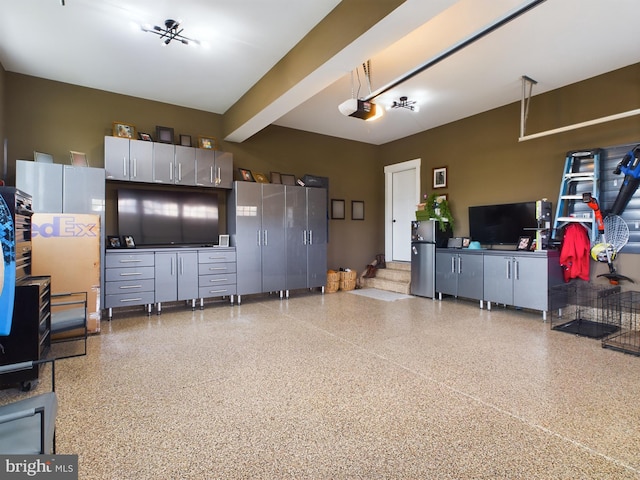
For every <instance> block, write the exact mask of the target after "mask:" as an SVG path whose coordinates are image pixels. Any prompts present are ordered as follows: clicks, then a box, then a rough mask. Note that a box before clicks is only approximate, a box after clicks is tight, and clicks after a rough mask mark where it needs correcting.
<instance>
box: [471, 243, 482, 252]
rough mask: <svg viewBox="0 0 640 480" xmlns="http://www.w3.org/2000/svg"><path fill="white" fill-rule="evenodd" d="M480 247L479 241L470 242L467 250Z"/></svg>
mask: <svg viewBox="0 0 640 480" xmlns="http://www.w3.org/2000/svg"><path fill="white" fill-rule="evenodd" d="M481 248H482V247H481V246H480V242H470V243H469V250H480V249H481Z"/></svg>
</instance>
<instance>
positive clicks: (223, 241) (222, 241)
mask: <svg viewBox="0 0 640 480" xmlns="http://www.w3.org/2000/svg"><path fill="white" fill-rule="evenodd" d="M218 246H219V247H228V246H229V235H218Z"/></svg>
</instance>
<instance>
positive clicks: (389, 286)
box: [362, 277, 411, 295]
mask: <svg viewBox="0 0 640 480" xmlns="http://www.w3.org/2000/svg"><path fill="white" fill-rule="evenodd" d="M362 286H363V287H366V288H377V289H378V290H386V291H387V292H395V293H404V294H405V295H409V294H410V293H411V281H409V282H401V281H394V280H387V279H385V278H378V277H374V278H364V279H363V285H362Z"/></svg>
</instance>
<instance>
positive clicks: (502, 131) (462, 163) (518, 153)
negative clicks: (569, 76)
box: [379, 64, 640, 277]
mask: <svg viewBox="0 0 640 480" xmlns="http://www.w3.org/2000/svg"><path fill="white" fill-rule="evenodd" d="M639 81H640V64H636V65H632V66H629V67H626V68H623V69H620V70H616V71H613V72H610V73H607V74H605V75H601V76H598V77H594V78H592V79H589V80H586V81H583V82H580V83H578V84H575V85H571V86H568V87H565V88H561V89H557V90H554V91H552V92H550V93H548V94H543V95H538V96H534V97H533V98H532V100H531V106H530V113H529V119H528V122H527V131H526V133H528V134H533V133H538V132H541V131H545V130H549V129H553V128H559V127H562V126H566V125H571V124H575V123H579V122H584V121H587V120H592V119H596V118H600V117H603V116H607V115H613V114H616V113H621V112H625V111H628V110H633V109H637V108H640V88H639V87H638V85H639V84H640V83H639ZM534 93H535V88H534ZM519 135H520V102H517V103H514V104H510V105H507V106H504V107H501V108H497V109H494V110H491V111H489V112H485V113H482V114H479V115H476V116H473V117H469V118H466V119H464V120H460V121H458V122H454V123H451V124H448V125H444V126H442V127H439V128H434V129H432V130H428V131H425V132H421V133H419V134H416V135H413V136H411V137H408V138H403V139H402V140H398V141H395V142H390V143H387V144H385V145H382V146H381V147H380V151H379V155H380V156H381V157H382V159H383V160H382V161H383V163H384V165H389V164H393V163H398V162H402V161H406V160H410V159H414V158H421V159H422V170H421V172H422V177H421V185H422V186H423V188H422V193H427V194H428V193H431V192H432V191H433V189H432V188H431V185H432V179H431V176H432V168H435V167H442V166H446V167H448V171H447V172H448V175H447V188H443V189H438V190H437V191H438V192H439V193H446V194H448V198H449V201H450V203H451V208H452V212H453V215H454V219H455V220H456V230H455V235H457V236H467V235H468V234H469V218H468V207H469V206H470V205H486V204H495V203H508V202H524V201H532V200H539V199H541V198H548V199H549V200H550V201H552V202H553V204H554V208H555V204H556V202H557V199H558V191H559V188H560V181H561V178H562V171H563V167H564V161H565V156H566V153H567V152H568V151H571V150H580V149H589V148H595V147H609V146H613V145H621V144H626V143H639V142H640V116H635V117H630V118H627V119H623V120H617V121H612V122H608V123H603V124H600V125H595V126H591V127H585V128H581V129H577V130H573V131H569V132H566V133H561V134H555V135H550V136H547V137H542V138H539V139H534V140H528V141H524V142H518V137H519ZM592 265H594V264H592ZM616 267H617V268H618V270H619V271H620V273H623V274H625V272H626V275H628V276H630V277H633V276H634V275H636V274H635V272H637V271H638V270H639V268H638V267H640V256H638V255H626V256H625V255H624V253H623V254H621V255H620V257H619V261H617V262H616ZM605 270H606V265H603V264H599V265H597V267H596V269H595V271H596V273H598V274H599V273H603V272H604V271H605Z"/></svg>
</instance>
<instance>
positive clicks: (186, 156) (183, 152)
mask: <svg viewBox="0 0 640 480" xmlns="http://www.w3.org/2000/svg"><path fill="white" fill-rule="evenodd" d="M174 148H175V166H176V169H175V183H176V185H195V184H196V149H195V148H192V147H183V146H181V145H176V146H175V147H174Z"/></svg>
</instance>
